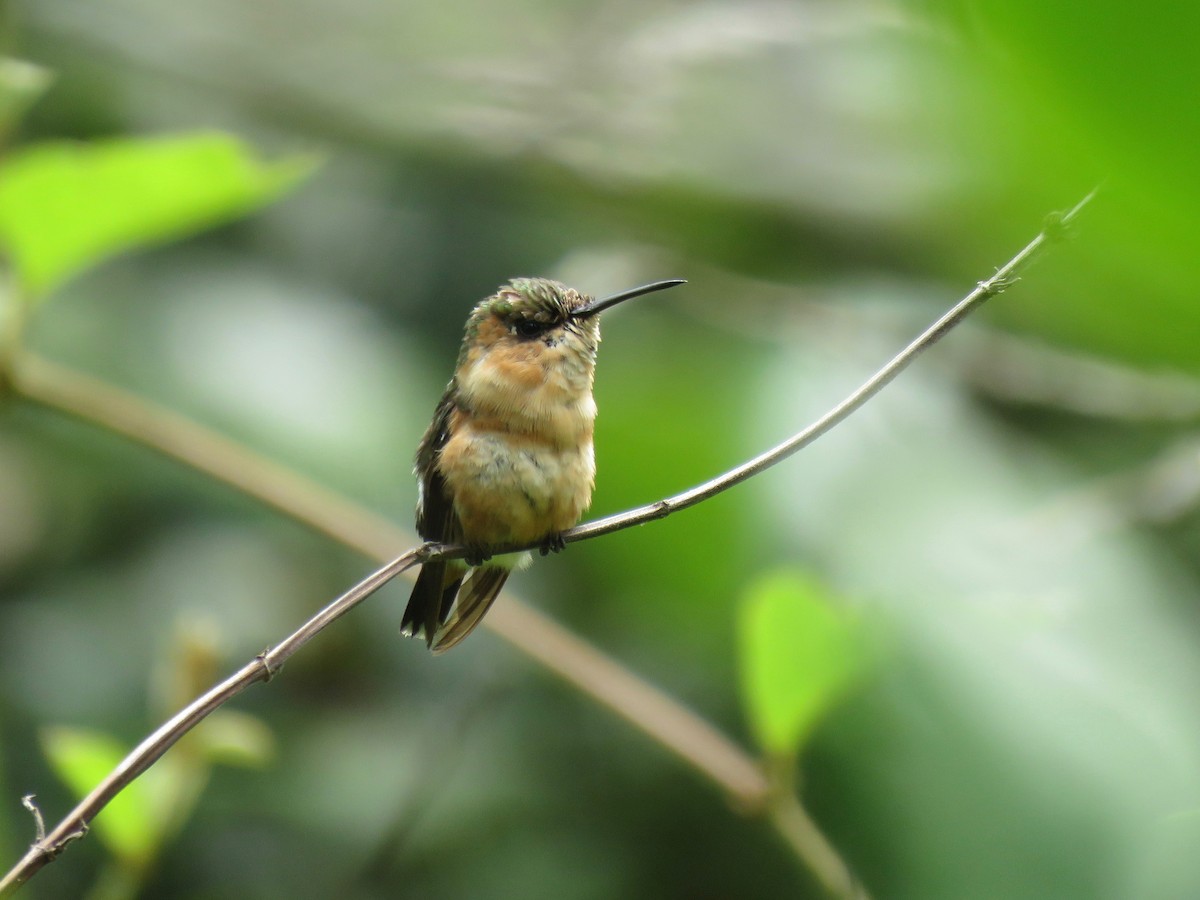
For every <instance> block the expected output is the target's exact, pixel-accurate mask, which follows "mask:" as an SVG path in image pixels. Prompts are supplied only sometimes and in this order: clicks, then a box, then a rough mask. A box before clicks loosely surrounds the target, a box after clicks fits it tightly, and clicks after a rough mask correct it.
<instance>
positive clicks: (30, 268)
mask: <svg viewBox="0 0 1200 900" xmlns="http://www.w3.org/2000/svg"><path fill="white" fill-rule="evenodd" d="M309 169H311V164H310V163H309V162H307V161H292V162H287V163H281V164H276V165H274V166H270V167H264V166H262V165H261V164H259V163H258V162H257V161H256V160H254V159H253V158H252V157H251V156H250V155H249V153H248V152H247V151H246V149H245V148H243V147H242V146H240V145H239V144H238V143H237V141H235V140H233V139H231V138H229V137H227V136H225V135H218V134H210V135H200V136H191V137H177V138H170V139H163V140H157V141H129V140H123V141H122V140H114V141H106V142H103V143H97V144H91V145H88V146H78V145H71V144H57V143H44V144H37V145H34V146H33V147H32V148H30V149H28V150H25V151H23V152H18V153H16V154H13V155H11V156H9V158H7V159H6V160H5V161H4V164H3V166H2V167H0V242H2V243H3V245H4V248H5V250H6V255H7V258H8V259H9V260H11V262H12V267H13V269H14V272H15V274H16V276H17V279H18V285H19V287H20V289H21V290H22V291H23V293H24V294H25V295H27V296H30V297H40V296H42V295H44V294H45V293H47V292H48V291H50V290H52V289H53V288H54V287H56V286H58V285H59V284H61V283H62V282H63V281H64V280H65V279H67V278H69V277H70V276H72V275H74V274H75V273H77V272H78V271H79V270H80V269H82V268H84V267H86V266H88V265H92V264H95V263H97V262H99V261H102V260H103V259H104V258H105V257H108V256H111V255H112V254H114V253H116V252H119V251H120V250H123V249H126V248H131V247H137V246H140V245H144V244H146V243H151V242H155V243H157V242H162V241H165V240H169V239H171V238H178V237H182V236H184V235H187V234H189V233H191V232H194V231H196V230H197V229H199V228H202V227H205V226H209V225H212V224H213V223H215V222H219V221H221V220H222V219H226V218H233V217H235V216H237V215H240V214H242V213H244V212H246V211H248V210H250V209H253V208H254V207H256V206H258V205H260V204H262V203H265V202H267V201H269V200H271V199H273V198H274V197H276V196H277V195H278V194H279V193H280V192H281V191H283V190H285V189H286V188H287V187H288V186H289V185H291V184H294V183H295V181H296V179H297V178H298V177H299V176H300V175H302V174H304V173H305V172H306V171H308V170H309Z"/></svg>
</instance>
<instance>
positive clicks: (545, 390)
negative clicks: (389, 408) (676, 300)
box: [455, 278, 683, 424]
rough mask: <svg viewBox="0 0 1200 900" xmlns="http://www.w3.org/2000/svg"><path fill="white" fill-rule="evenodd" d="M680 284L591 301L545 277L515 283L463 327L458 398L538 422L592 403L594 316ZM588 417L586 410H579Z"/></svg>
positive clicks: (478, 308) (596, 321) (490, 299)
mask: <svg viewBox="0 0 1200 900" xmlns="http://www.w3.org/2000/svg"><path fill="white" fill-rule="evenodd" d="M682 283H683V282H682V281H681V280H676V281H659V282H655V283H654V284H648V285H644V286H642V287H639V288H634V289H633V290H631V291H625V292H623V293H620V294H614V295H613V296H611V297H604V298H602V299H600V300H594V299H592V298H591V297H590V296H588V295H587V294H581V293H580V292H579V291H577V290H575V289H574V288H570V287H567V286H566V285H565V284H562V283H561V282H558V281H552V280H551V279H549V278H514V279H512V280H511V281H510V282H509V283H508V284H506V285H504V286H503V287H501V288H500V289H499V290H498V291H496V293H494V294H492V295H491V296H490V297H487V298H486V299H484V300H483V301H481V302H480V303H479V305H478V306H476V307H475V309H474V310H472V312H471V317H470V318H469V319H468V320H467V330H466V334H465V335H464V337H463V346H462V352H461V353H460V354H459V357H458V365H457V367H456V369H455V380H456V381H457V383H458V388H459V390H460V391H461V392H462V396H463V399H464V400H466V401H467V402H470V403H472V404H473V405H476V406H480V407H482V408H484V409H487V410H490V411H492V412H495V413H497V414H500V415H521V414H523V412H522V411H527V412H528V413H529V414H530V415H532V416H534V417H537V418H542V417H543V413H545V414H547V415H548V414H549V411H550V410H551V409H552V408H554V407H556V406H559V407H561V406H563V405H566V406H571V405H572V404H576V403H578V404H581V406H590V407H591V415H590V416H589V417H588V421H589V424H590V418H591V417H594V415H595V409H594V406H593V405H592V404H591V392H592V376H593V374H594V372H595V365H596V347H597V346H598V345H599V343H600V322H599V313H600V312H601V311H603V310H605V309H608V308H609V307H610V306H614V305H615V304H617V303H620V302H621V301H622V300H628V299H630V298H631V297H637V296H640V295H641V294H648V293H650V292H652V291H657V290H662V289H663V288H666V287H671V286H673V285H676V284H682ZM582 411H583V412H586V410H582Z"/></svg>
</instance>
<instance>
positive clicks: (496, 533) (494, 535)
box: [438, 417, 596, 544]
mask: <svg viewBox="0 0 1200 900" xmlns="http://www.w3.org/2000/svg"><path fill="white" fill-rule="evenodd" d="M495 424H496V423H495V420H487V421H482V422H479V423H478V425H479V426H482V427H477V424H473V423H472V420H470V419H468V418H465V417H464V419H463V421H462V422H461V423H460V426H459V427H458V428H456V429H455V430H454V432H453V437H452V438H451V439H450V440H449V441H448V442H447V443H446V445H445V447H443V448H442V452H441V455H440V458H439V463H438V468H439V469H440V471H441V473H442V477H443V478H445V480H446V484H447V486H448V487H449V488H450V495H451V496H452V497H453V498H454V509H455V513H456V514H457V516H458V518H459V521H460V522H461V524H462V529H463V534H464V535H465V537H466V538H467V540H469V541H472V542H478V543H483V544H502V543H525V542H530V541H537V540H541V539H542V538H544V537H546V536H548V535H550V534H555V533H557V532H559V531H563V530H565V529H567V528H570V527H571V526H572V525H574V524H576V523H577V522H578V521H579V518H580V516H582V515H583V512H584V510H586V509H587V507H588V504H589V503H590V502H591V498H592V489H593V486H594V483H595V476H596V464H595V456H594V453H593V450H592V441H591V438H590V436H589V437H588V439H587V440H585V441H582V442H581V443H579V444H577V445H574V446H572V447H568V448H564V447H560V446H556V445H554V444H550V443H547V442H545V441H544V440H541V439H539V438H537V437H534V436H532V435H526V434H514V433H512V432H508V431H505V430H502V429H497V428H495V427H494V425H495Z"/></svg>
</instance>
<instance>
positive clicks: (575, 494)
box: [400, 278, 685, 653]
mask: <svg viewBox="0 0 1200 900" xmlns="http://www.w3.org/2000/svg"><path fill="white" fill-rule="evenodd" d="M684 283H685V282H684V280H683V279H672V280H669V281H656V282H653V283H651V284H645V285H642V286H641V287H636V288H633V289H631V290H627V291H622V292H621V293H619V294H613V295H611V296H608V297H603V298H601V299H599V300H595V299H593V298H592V297H591V296H589V295H587V294H583V293H580V292H579V291H577V290H575V289H574V288H570V287H567V286H566V285H565V284H562V283H561V282H558V281H552V280H550V279H548V278H513V279H512V280H511V281H509V282H508V283H507V284H505V285H503V286H501V287H500V288H499V289H498V290H497V291H496V293H494V294H492V295H491V296H490V297H487V298H485V299H484V300H482V301H480V302H479V304H478V305H476V307H475V308H474V309H473V310H472V311H471V315H470V317H469V318H468V319H467V327H466V333H465V335H464V336H463V342H462V349H461V350H460V351H459V354H458V362H457V364H456V365H455V368H454V377H452V378H451V379H450V383H449V384H448V385H447V386H446V392H445V394H443V395H442V399H441V402H439V403H438V405H437V409H436V410H435V411H434V414H433V422H432V423H431V424H430V426H429V428H428V430H426V432H425V436H424V437H423V438H422V439H421V443H420V446H419V447H418V449H417V458H416V465H415V468H414V473H415V474H416V476H417V482H418V493H417V531H418V533H419V534H420V535H421V537H422V538H423V539H425V540H427V541H437V542H439V543H450V544H465V545H466V546H467V548H468V552H467V555H466V556H465V558H464V559H462V560H441V559H436V560H431V561H429V562H426V563H424V564H423V565H422V566H421V572H420V574H419V575H418V576H417V583H416V586H415V587H414V588H413V592H412V596H411V597H410V598H409V601H408V606H407V607H406V608H405V610H404V618H403V619H402V620H401V628H400V630H401V632H402V633H403V634H405V635H407V636H408V637H413V636H423V637H424V638H425V642H426V643H427V644H428V646H429V648H430V650H432V651H433V652H434V653H443V652H445V651H446V650H449V649H450V648H451V647H453V646H455V645H456V644H458V643H459V642H460V641H461V640H462V639H463V638H465V637H466V636H467V635H468V634H470V632H471V630H472V629H473V628H475V626H476V625H478V624H479V621H480V620H481V619H482V618H483V615H484V613H486V612H487V611H488V608H489V607H490V606H491V605H492V601H494V600H495V599H496V595H497V594H499V593H500V589H501V588H502V587H503V586H504V582H505V581H506V580H507V579H508V576H509V573H510V572H511V571H512V570H513V569H514V568H517V567H522V566H524V565H526V564H528V562H529V560H530V558H531V557H530V554H529V553H527V552H526V553H516V554H503V555H500V556H496V557H495V558H493V557H492V553H491V548H495V547H503V546H506V545H508V546H511V545H513V544H538V545H539V548H540V550H541V553H542V555H543V556H545V555H546V554H547V553H550V552H557V551H559V550H561V549H563V546H564V544H563V540H562V536H561V535H562V532H563V531H565V530H566V529H568V528H570V527H571V526H572V525H574V524H575V523H576V522H578V521H579V518H580V516H582V515H583V512H584V510H585V509H587V507H588V505H589V504H590V503H591V499H592V489H593V487H594V485H595V478H596V461H595V453H594V451H593V448H592V432H593V425H594V423H595V420H596V401H595V400H594V399H593V398H592V384H593V380H594V376H595V371H596V348H597V346H598V345H599V343H600V321H599V314H600V313H601V312H603V311H604V310H606V309H608V308H610V307H612V306H615V305H616V304H618V303H620V302H622V301H624V300H629V299H631V298H633V297H640V296H642V295H643V294H649V293H652V292H654V291H660V290H663V289H665V288H669V287H674V286H675V285H679V284H684Z"/></svg>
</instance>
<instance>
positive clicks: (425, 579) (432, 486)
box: [400, 381, 466, 646]
mask: <svg viewBox="0 0 1200 900" xmlns="http://www.w3.org/2000/svg"><path fill="white" fill-rule="evenodd" d="M453 398H454V382H453V381H452V382H450V385H449V387H447V389H446V393H445V394H444V395H443V396H442V400H441V402H440V403H438V406H437V410H436V411H435V412H434V415H433V421H432V422H431V423H430V424H429V430H428V431H426V432H425V436H424V437H423V438H422V439H421V445H420V447H419V448H418V449H417V465H416V471H417V477H418V478H419V479H420V496H419V498H418V500H417V533H418V534H420V535H421V537H422V538H424V539H425V540H427V541H441V542H456V541H460V540H462V528H461V526H460V525H459V522H458V517H457V516H456V515H455V514H454V502H453V500H452V499H451V497H450V495H449V492H448V491H447V489H446V482H445V480H444V479H443V478H442V476H441V473H440V472H439V471H438V465H437V463H438V455H439V454H440V453H441V450H442V447H444V446H445V445H446V441H447V440H449V438H450V433H449V429H450V414H451V413H452V412H453V411H454V399H453ZM465 574H466V569H465V567H464V566H463V565H462V564H461V563H459V562H456V561H451V562H443V561H442V560H435V561H433V562H427V563H425V565H423V566H422V567H421V572H420V574H419V575H418V576H417V583H416V585H415V586H414V587H413V592H412V595H411V596H410V597H409V598H408V606H406V607H405V608H404V617H403V618H402V619H401V620H400V631H401V632H402V633H403V634H406V635H408V636H409V637H414V636H423V637H424V638H425V642H426V643H427V644H429V645H430V646H432V644H433V639H434V636H435V635H436V634H437V631H438V629H439V628H440V627H441V624H442V623H443V622H444V621H446V617H447V616H448V615H449V614H450V608H451V606H453V604H454V597H455V595H456V594H457V593H458V586H459V584H461V583H462V579H463V575H465Z"/></svg>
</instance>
